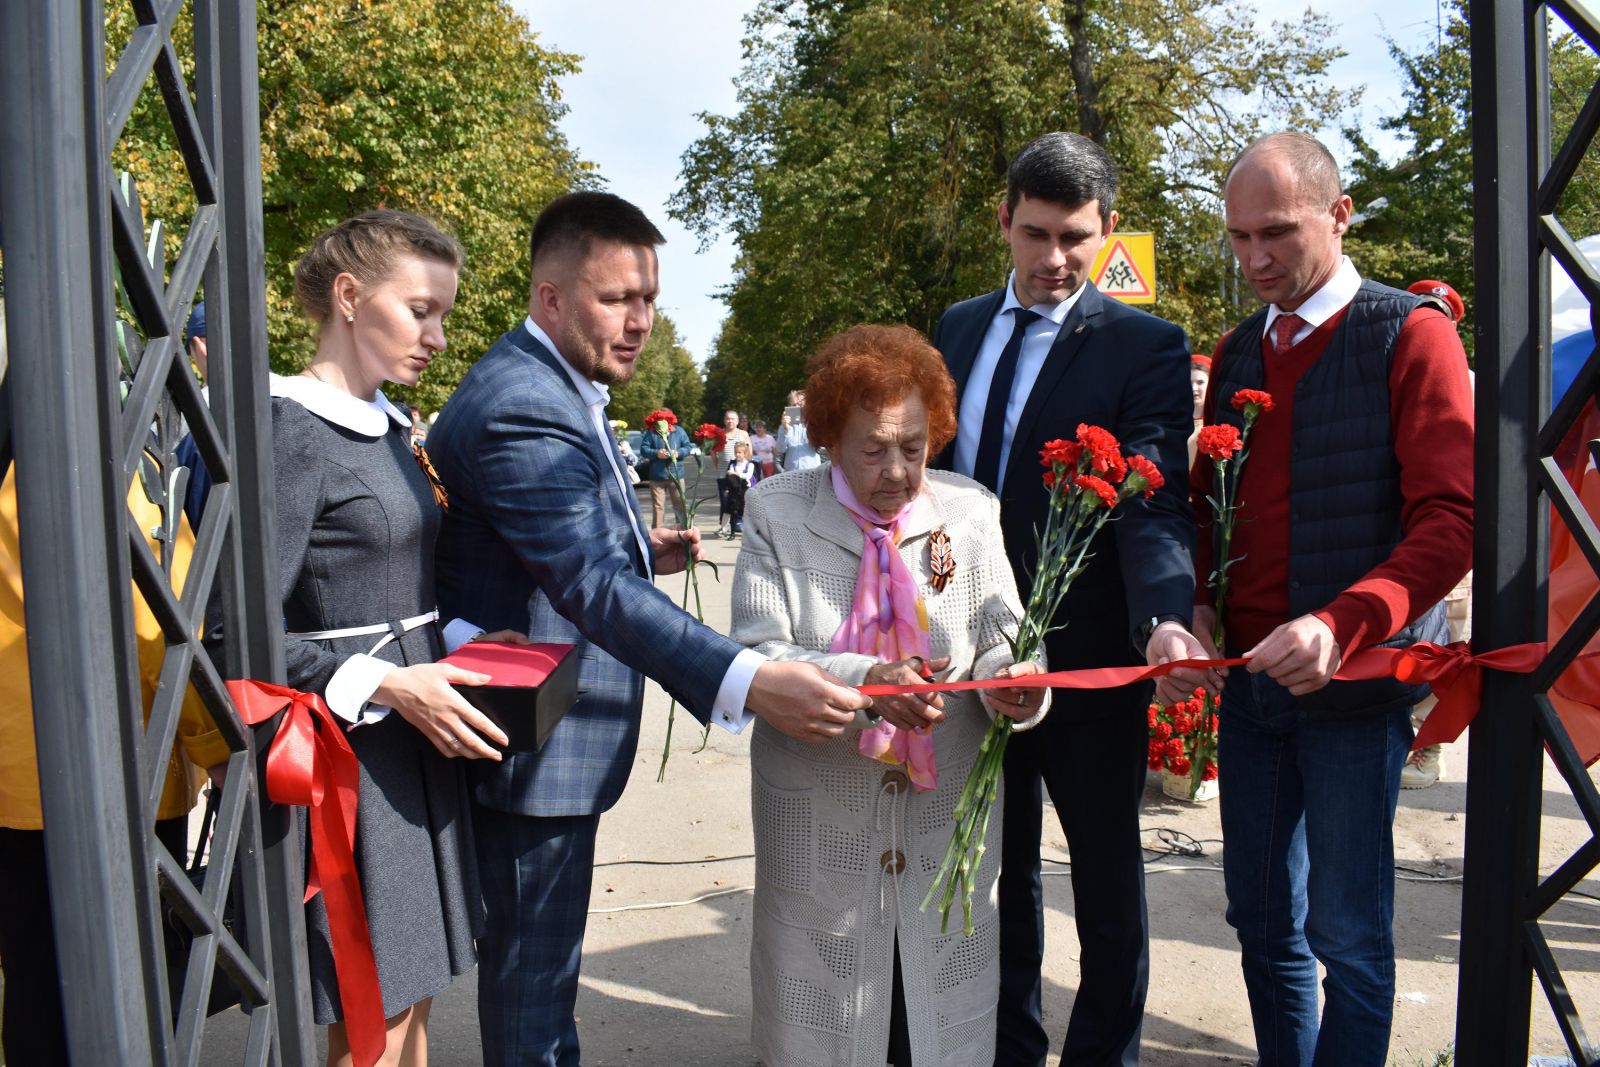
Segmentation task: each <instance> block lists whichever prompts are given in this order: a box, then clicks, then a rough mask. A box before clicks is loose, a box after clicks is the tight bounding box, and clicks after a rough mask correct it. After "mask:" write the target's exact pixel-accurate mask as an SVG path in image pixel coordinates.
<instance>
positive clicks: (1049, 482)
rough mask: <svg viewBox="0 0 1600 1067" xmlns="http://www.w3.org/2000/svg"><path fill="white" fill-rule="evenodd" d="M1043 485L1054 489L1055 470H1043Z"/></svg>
mask: <svg viewBox="0 0 1600 1067" xmlns="http://www.w3.org/2000/svg"><path fill="white" fill-rule="evenodd" d="M1044 487H1045V488H1046V489H1054V488H1055V487H1056V472H1055V471H1053V470H1050V471H1045V472H1044Z"/></svg>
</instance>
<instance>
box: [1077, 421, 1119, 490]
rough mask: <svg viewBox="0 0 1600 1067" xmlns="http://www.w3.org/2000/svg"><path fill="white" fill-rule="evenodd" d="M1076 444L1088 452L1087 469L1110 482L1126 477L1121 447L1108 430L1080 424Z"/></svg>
mask: <svg viewBox="0 0 1600 1067" xmlns="http://www.w3.org/2000/svg"><path fill="white" fill-rule="evenodd" d="M1078 443H1079V444H1081V445H1082V446H1083V447H1084V448H1086V449H1088V450H1089V468H1090V469H1091V470H1093V471H1094V472H1095V473H1096V474H1103V475H1105V476H1106V478H1107V479H1109V480H1110V481H1112V482H1120V481H1122V479H1123V478H1124V477H1126V475H1127V473H1128V464H1127V463H1126V462H1125V461H1124V460H1123V458H1122V446H1121V445H1120V444H1118V443H1117V439H1116V438H1115V437H1114V436H1112V434H1111V432H1110V431H1109V430H1106V429H1103V428H1102V427H1099V426H1090V425H1089V424H1088V423H1083V422H1080V423H1078ZM1108 506H1109V505H1108Z"/></svg>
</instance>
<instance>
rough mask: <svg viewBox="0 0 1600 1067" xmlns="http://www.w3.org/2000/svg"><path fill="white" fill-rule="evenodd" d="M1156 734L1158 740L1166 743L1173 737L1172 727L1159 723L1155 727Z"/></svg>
mask: <svg viewBox="0 0 1600 1067" xmlns="http://www.w3.org/2000/svg"><path fill="white" fill-rule="evenodd" d="M1155 733H1156V738H1157V739H1158V740H1161V741H1165V740H1166V739H1167V738H1169V737H1171V736H1172V727H1171V726H1168V725H1167V724H1166V723H1164V722H1158V723H1156V725H1155Z"/></svg>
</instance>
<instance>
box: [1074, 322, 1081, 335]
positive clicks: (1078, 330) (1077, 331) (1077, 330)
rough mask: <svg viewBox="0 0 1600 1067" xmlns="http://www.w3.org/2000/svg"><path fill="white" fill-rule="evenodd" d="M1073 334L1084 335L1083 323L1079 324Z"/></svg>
mask: <svg viewBox="0 0 1600 1067" xmlns="http://www.w3.org/2000/svg"><path fill="white" fill-rule="evenodd" d="M1072 332H1073V333H1082V332H1083V323H1081V322H1080V323H1078V328H1077V329H1076V330H1073V331H1072Z"/></svg>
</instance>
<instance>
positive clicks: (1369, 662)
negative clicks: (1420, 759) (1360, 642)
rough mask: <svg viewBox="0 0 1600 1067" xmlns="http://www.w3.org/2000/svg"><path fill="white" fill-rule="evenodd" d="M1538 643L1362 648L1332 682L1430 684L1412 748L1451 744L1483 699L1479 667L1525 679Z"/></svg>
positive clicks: (1540, 654) (1540, 652)
mask: <svg viewBox="0 0 1600 1067" xmlns="http://www.w3.org/2000/svg"><path fill="white" fill-rule="evenodd" d="M1544 655H1545V646H1544V645H1543V644H1537V643H1536V644H1526V645H1507V646H1506V647H1505V648H1496V649H1493V650H1491V651H1488V652H1482V653H1479V654H1478V655H1473V654H1472V652H1471V651H1470V650H1469V649H1468V647H1467V644H1466V642H1464V641H1458V642H1456V643H1455V644H1452V645H1435V644H1432V643H1431V642H1427V641H1420V642H1418V643H1417V644H1414V645H1409V646H1407V647H1405V648H1368V649H1363V650H1361V651H1360V652H1357V653H1356V654H1355V655H1354V656H1351V657H1350V660H1349V661H1348V662H1347V663H1345V665H1344V666H1342V667H1340V668H1339V673H1338V674H1336V675H1334V677H1335V678H1339V679H1342V680H1344V681H1366V680H1369V679H1373V678H1397V679H1399V680H1400V681H1402V682H1407V683H1409V684H1411V685H1424V684H1426V685H1431V686H1432V687H1433V695H1434V696H1435V697H1436V698H1438V701H1439V702H1438V704H1436V705H1435V706H1434V709H1433V710H1432V711H1430V712H1429V713H1428V717H1427V719H1425V720H1424V721H1423V723H1422V729H1420V730H1418V731H1417V740H1416V742H1415V743H1414V744H1413V745H1412V746H1411V747H1412V748H1414V749H1417V748H1426V747H1428V746H1429V745H1437V744H1440V743H1442V742H1447V741H1454V740H1455V739H1456V738H1458V737H1460V736H1461V731H1463V730H1465V729H1466V728H1467V727H1468V726H1470V725H1472V720H1473V719H1474V718H1475V717H1476V716H1477V714H1478V707H1479V705H1480V704H1481V703H1482V697H1483V671H1484V668H1488V669H1490V670H1496V671H1508V672H1510V673H1512V674H1527V673H1529V672H1531V671H1532V670H1533V669H1534V668H1536V667H1538V666H1539V663H1540V662H1541V661H1542V660H1543V659H1544Z"/></svg>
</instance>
